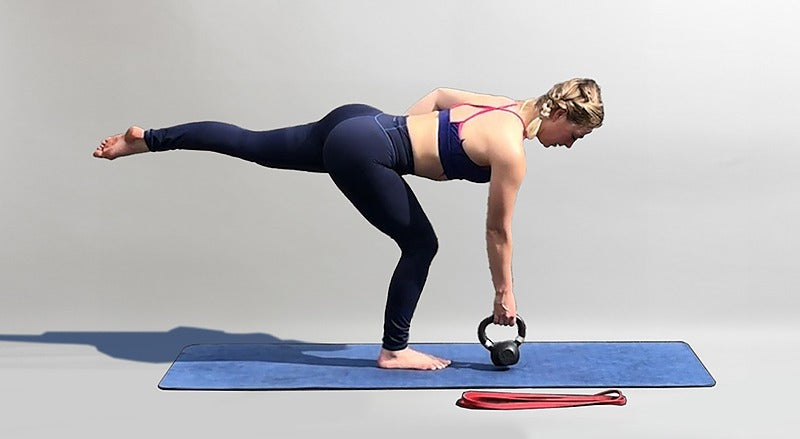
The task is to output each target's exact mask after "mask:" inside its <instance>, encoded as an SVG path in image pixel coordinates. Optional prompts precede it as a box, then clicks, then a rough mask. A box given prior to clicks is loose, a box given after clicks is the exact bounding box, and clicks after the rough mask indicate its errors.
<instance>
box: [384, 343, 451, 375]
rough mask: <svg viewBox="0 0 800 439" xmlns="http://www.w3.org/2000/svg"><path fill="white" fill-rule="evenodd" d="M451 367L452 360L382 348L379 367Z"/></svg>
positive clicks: (413, 351)
mask: <svg viewBox="0 0 800 439" xmlns="http://www.w3.org/2000/svg"><path fill="white" fill-rule="evenodd" d="M449 365H450V360H445V359H442V358H439V357H434V356H433V355H428V354H424V353H422V352H418V351H415V350H413V349H411V348H405V349H403V350H401V351H387V350H386V349H383V348H381V353H380V355H379V356H378V367H381V368H384V369H416V370H439V369H444V368H445V367H447V366H449Z"/></svg>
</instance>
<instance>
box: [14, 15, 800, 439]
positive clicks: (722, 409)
mask: <svg viewBox="0 0 800 439" xmlns="http://www.w3.org/2000/svg"><path fill="white" fill-rule="evenodd" d="M798 13H800V7H798V6H797V4H796V3H795V2H791V1H762V2H723V1H685V2H684V1H674V0H672V1H663V2H662V1H658V2H640V1H612V2H593V1H581V2H563V4H561V2H552V1H551V2H534V1H513V2H512V1H509V2H485V1H405V2H376V1H269V2H255V1H227V2H213V1H191V2H190V1H166V2H164V1H136V2H133V1H76V2H56V1H42V0H37V1H21V0H19V1H14V0H11V1H10V0H0V97H1V98H0V116H2V117H1V118H0V128H2V133H3V140H2V148H1V149H0V154H2V156H0V157H2V158H1V159H0V200H2V201H1V202H2V204H0V206H2V216H0V221H2V223H0V224H1V225H2V227H0V275H1V276H0V286H1V290H0V292H1V293H0V407H1V409H0V412H2V413H3V415H2V422H0V436H2V437H15V438H16V437H45V436H52V435H53V434H55V433H59V432H60V433H63V432H75V433H76V434H81V435H83V436H85V437H107V436H109V435H113V436H115V437H141V436H145V435H147V436H152V437H162V436H166V435H168V434H170V435H176V434H178V435H181V436H192V437H216V436H219V435H222V434H226V435H227V434H231V433H236V434H240V435H245V436H255V435H263V434H271V433H281V434H290V435H293V436H298V437H317V436H319V435H321V434H342V435H352V436H355V437H363V436H368V435H369V436H372V435H382V436H388V437H406V436H407V435H409V434H415V435H416V434H419V435H438V434H445V435H448V436H449V435H457V434H458V435H461V436H464V437H478V436H485V435H488V434H499V433H497V430H496V429H497V428H500V425H504V426H505V427H503V428H505V429H506V430H505V432H506V433H507V434H508V435H509V436H510V437H538V436H539V435H540V434H557V435H559V436H561V437H578V436H588V435H591V436H596V437H615V438H619V437H706V438H707V437H727V438H730V437H752V436H755V435H759V436H770V437H789V436H793V435H794V434H795V432H793V431H792V428H794V427H793V426H794V425H796V424H794V423H792V422H790V421H791V419H790V416H791V414H793V413H792V412H790V410H791V408H790V407H789V406H787V404H788V403H791V401H792V398H791V394H792V392H795V391H797V390H800V388H798V386H797V384H796V383H795V382H794V373H793V371H794V369H795V368H796V363H797V354H796V352H797V348H798V347H800V343H798V328H797V324H796V320H795V316H796V315H797V306H798V298H797V297H796V295H795V294H793V293H795V291H796V287H797V284H798V277H799V276H798V270H797V269H796V263H797V256H798V254H797V253H798V250H797V247H798V233H797V232H796V231H795V227H796V224H797V223H798V219H800V218H798V217H800V215H799V213H800V212H799V210H800V209H799V208H798V205H797V198H796V193H797V189H798V180H800V179H799V178H798V174H797V171H796V169H797V168H798V165H800V153H798V151H797V150H796V149H795V148H796V146H797V141H798V137H799V136H800V135H799V134H798V131H797V129H796V128H795V126H796V123H795V119H796V109H797V103H798V102H800V92H798V87H797V86H796V78H797V76H798V74H799V73H800V71H798V68H797V61H796V56H797V44H796V41H797V40H798V36H800V33H799V32H797V30H796V23H795V19H796V17H797V16H798ZM572 77H591V78H594V79H595V80H597V81H598V83H599V84H600V86H601V87H602V89H603V98H604V102H605V104H606V120H605V126H603V127H602V128H600V129H598V130H596V131H595V132H594V133H593V134H591V135H589V136H587V137H586V138H585V139H584V140H582V141H579V142H577V143H576V145H575V147H574V148H573V149H572V150H566V149H556V150H545V149H544V148H542V147H541V146H540V145H539V143H538V142H527V143H526V147H527V151H528V153H527V157H528V175H527V177H526V181H525V183H524V184H523V187H522V190H521V192H520V195H519V199H518V202H517V209H516V213H515V217H514V244H515V246H514V275H515V290H516V297H517V305H518V310H519V312H520V314H521V315H523V316H524V317H525V318H526V320H527V322H528V326H529V334H530V337H529V339H531V340H685V341H686V342H688V343H690V344H691V345H692V347H693V348H694V349H695V351H696V352H697V353H698V355H699V356H700V358H701V359H702V360H703V361H704V363H705V364H706V366H707V367H708V368H709V370H710V371H711V373H712V374H713V375H714V377H715V378H716V379H717V381H718V385H717V386H716V387H715V388H712V389H672V390H665V389H630V390H626V394H627V395H628V396H629V398H630V403H629V405H628V406H627V407H625V408H612V407H598V408H581V409H569V410H549V411H524V412H508V413H495V412H489V413H487V412H473V411H467V410H463V409H459V408H456V407H454V406H453V403H454V401H455V400H456V399H457V398H458V396H459V395H460V391H394V392H385V391H376V392H277V393H269V392H267V393H261V392H254V393H246V392H243V393H239V392H233V393H214V392H208V393H207V392H188V393H175V392H162V391H159V390H158V389H157V388H156V384H157V383H158V381H159V379H160V378H161V376H162V375H163V373H164V372H165V371H166V369H167V368H168V366H169V363H170V361H171V360H172V359H173V358H174V356H175V355H176V354H177V353H178V352H179V350H180V348H181V347H182V346H183V345H185V344H189V343H196V342H203V341H228V342H230V341H234V342H235V341H243V340H244V341H247V340H256V341H271V340H303V341H312V342H378V341H379V339H380V333H381V323H382V315H383V304H384V300H385V294H386V287H387V283H388V279H389V276H390V275H391V272H392V270H393V268H394V265H395V263H396V261H397V258H398V257H399V250H398V249H397V248H396V246H395V244H394V243H393V242H392V241H391V240H389V239H388V238H387V237H385V236H383V235H382V234H381V233H380V232H378V231H377V230H375V229H373V228H372V227H371V226H370V225H369V224H368V223H367V222H366V221H365V220H364V219H363V218H362V217H360V216H359V214H358V213H357V212H356V210H355V209H354V208H353V207H352V206H351V205H350V204H349V203H348V202H347V200H346V199H345V198H344V196H343V195H342V194H341V193H339V192H338V191H337V189H336V188H335V186H334V185H333V184H332V182H331V181H330V179H329V177H328V176H327V175H324V174H310V173H302V172H293V171H284V170H271V169H265V168H261V167H258V166H256V165H254V164H251V163H248V162H244V161H239V160H237V159H232V158H229V157H225V156H220V155H215V154H211V153H198V152H185V151H177V152H169V153H162V154H144V155H140V156H135V157H129V158H124V159H120V160H116V161H113V162H108V161H105V160H97V159H93V158H92V157H91V153H92V151H93V150H94V148H95V147H96V145H97V144H98V143H99V141H100V140H102V139H103V138H104V137H106V136H108V135H112V134H116V133H118V132H121V131H123V130H124V129H125V128H127V127H128V126H130V125H131V124H138V125H140V126H142V127H145V128H150V127H153V128H157V127H163V126H169V125H174V124H177V123H183V122H188V121H194V120H221V121H227V122H231V123H235V124H238V125H240V126H243V127H246V128H251V129H270V128H277V127H281V126H286V125H294V124H298V123H305V122H308V121H312V120H316V119H318V118H319V117H321V116H322V115H324V114H325V113H327V112H328V111H329V110H330V109H332V108H333V107H335V106H337V105H340V104H343V103H347V102H364V103H368V104H371V105H374V106H377V107H379V108H382V109H383V110H384V111H386V112H388V113H395V114H399V113H403V112H404V111H406V110H407V109H408V107H409V106H410V105H412V104H413V103H414V102H415V101H416V100H417V99H419V98H420V97H422V96H423V95H425V94H426V93H427V92H429V91H430V90H432V89H433V88H435V87H453V88H461V89H467V90H472V91H476V92H483V93H491V94H502V95H506V96H510V97H513V98H518V99H521V98H527V97H535V96H538V95H540V94H542V93H544V92H546V91H547V89H549V87H550V86H551V85H553V84H554V83H556V82H559V81H562V80H565V79H569V78H572ZM407 181H408V182H409V184H410V185H411V186H412V187H413V188H414V190H415V192H416V193H417V196H418V198H419V199H420V201H421V203H422V204H423V206H424V207H425V209H426V212H427V214H428V216H429V217H430V219H431V221H432V223H433V225H434V228H435V229H436V231H437V234H438V236H439V240H440V244H441V249H440V251H439V253H438V255H437V256H436V259H435V260H434V262H433V266H432V268H431V273H430V276H429V279H428V283H427V285H426V288H425V291H424V293H423V296H422V299H421V302H420V305H419V308H418V310H417V313H416V315H415V319H414V325H413V331H412V342H426V341H473V338H474V328H475V325H476V324H477V322H478V321H479V320H480V319H481V318H482V317H484V316H486V315H488V314H489V313H490V312H491V300H492V285H491V280H490V277H489V271H488V263H487V258H486V254H485V244H484V235H483V225H484V220H485V217H484V216H485V210H486V196H487V192H486V190H487V186H486V185H477V184H472V183H468V182H463V181H458V182H438V183H437V182H432V181H428V180H424V179H421V178H416V177H413V176H409V177H408V178H407ZM243 334H244V335H243ZM246 334H251V335H246ZM253 334H255V335H253ZM548 391H555V392H558V390H552V389H551V390H548ZM590 391H591V389H589V390H586V391H585V392H583V393H589V392H590ZM747 398H756V399H757V400H758V403H754V402H749V401H748V400H747ZM760 404H764V405H760ZM501 423H504V424H501ZM342 437H344V436H342Z"/></svg>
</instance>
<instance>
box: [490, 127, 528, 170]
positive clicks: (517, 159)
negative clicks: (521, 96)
mask: <svg viewBox="0 0 800 439" xmlns="http://www.w3.org/2000/svg"><path fill="white" fill-rule="evenodd" d="M498 116H499V115H498ZM498 123H501V124H508V125H509V127H510V126H514V124H513V122H512V121H509V120H508V119H506V120H503V121H498ZM516 126H517V127H518V126H519V121H517V122H516ZM485 141H486V143H487V146H488V147H487V148H486V157H487V159H488V160H489V165H490V166H491V167H492V168H493V169H495V168H502V169H506V170H508V171H511V170H513V173H515V174H522V175H524V174H525V168H526V163H525V148H524V147H523V144H522V141H523V139H522V136H520V135H518V134H515V133H514V132H513V131H512V130H508V129H505V130H504V129H499V130H496V131H494V132H493V133H492V135H490V136H487V137H486V140H485Z"/></svg>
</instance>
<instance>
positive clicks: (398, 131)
mask: <svg viewBox="0 0 800 439" xmlns="http://www.w3.org/2000/svg"><path fill="white" fill-rule="evenodd" d="M407 119H408V117H407V116H395V115H392V114H386V113H380V114H376V115H375V122H376V123H377V124H378V125H379V126H380V127H381V129H383V132H384V133H386V136H387V137H388V139H389V143H390V144H391V145H392V151H391V152H392V156H393V160H392V161H393V166H392V167H393V169H395V170H396V171H397V172H399V173H400V175H405V174H413V173H414V153H413V150H412V149H411V137H410V136H409V135H408V126H407V125H406V120H407Z"/></svg>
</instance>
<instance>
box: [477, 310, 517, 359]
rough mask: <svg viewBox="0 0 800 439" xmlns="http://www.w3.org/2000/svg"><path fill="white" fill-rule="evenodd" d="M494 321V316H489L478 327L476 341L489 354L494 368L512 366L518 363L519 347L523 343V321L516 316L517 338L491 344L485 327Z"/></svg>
mask: <svg viewBox="0 0 800 439" xmlns="http://www.w3.org/2000/svg"><path fill="white" fill-rule="evenodd" d="M493 321H494V316H489V317H486V318H485V319H483V321H481V323H480V325H478V340H479V341H480V342H481V344H482V345H483V347H485V348H486V349H488V350H489V352H491V357H492V363H493V364H494V365H495V366H512V365H514V364H517V362H518V361H519V346H520V345H521V344H522V342H523V341H525V321H524V320H522V318H520V316H517V337H516V338H514V340H506V341H501V342H498V343H495V342H493V341H492V340H490V339H489V337H487V336H486V327H487V326H489V324H490V323H492V322H493Z"/></svg>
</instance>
